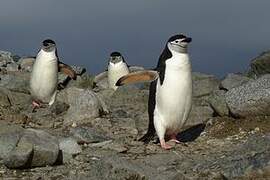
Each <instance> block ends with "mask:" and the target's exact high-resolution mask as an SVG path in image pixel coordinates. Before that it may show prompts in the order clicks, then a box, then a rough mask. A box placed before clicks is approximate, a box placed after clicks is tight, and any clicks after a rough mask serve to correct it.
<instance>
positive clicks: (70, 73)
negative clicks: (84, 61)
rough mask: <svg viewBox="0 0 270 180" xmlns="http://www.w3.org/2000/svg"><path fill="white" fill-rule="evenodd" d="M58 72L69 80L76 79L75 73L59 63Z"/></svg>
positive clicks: (67, 66)
mask: <svg viewBox="0 0 270 180" xmlns="http://www.w3.org/2000/svg"><path fill="white" fill-rule="evenodd" d="M58 71H59V72H60V71H61V72H63V73H65V74H66V75H68V76H69V77H70V78H71V79H74V80H75V79H76V78H77V74H76V72H75V71H74V70H73V69H72V68H71V67H70V66H69V65H67V64H65V63H62V62H60V61H58Z"/></svg>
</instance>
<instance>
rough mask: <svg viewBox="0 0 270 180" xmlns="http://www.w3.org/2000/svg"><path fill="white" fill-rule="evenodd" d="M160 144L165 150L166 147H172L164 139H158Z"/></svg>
mask: <svg viewBox="0 0 270 180" xmlns="http://www.w3.org/2000/svg"><path fill="white" fill-rule="evenodd" d="M160 145H161V147H162V148H163V149H165V150H168V149H171V148H172V146H171V145H169V144H167V143H166V142H165V140H164V139H162V140H160Z"/></svg>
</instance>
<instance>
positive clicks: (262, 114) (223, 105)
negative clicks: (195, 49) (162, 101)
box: [0, 52, 270, 180]
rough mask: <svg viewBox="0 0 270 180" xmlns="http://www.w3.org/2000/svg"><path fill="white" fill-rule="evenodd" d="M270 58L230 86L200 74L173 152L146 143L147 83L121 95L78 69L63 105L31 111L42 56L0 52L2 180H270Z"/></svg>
mask: <svg viewBox="0 0 270 180" xmlns="http://www.w3.org/2000/svg"><path fill="white" fill-rule="evenodd" d="M269 54H270V53H269V52H266V53H263V54H262V55H261V56H259V57H257V58H256V59H254V60H253V61H252V62H251V68H250V70H249V72H248V73H244V74H228V75H227V76H226V77H225V78H224V79H223V80H219V79H218V78H216V77H215V76H213V75H208V74H202V73H193V86H194V92H193V94H194V101H193V102H194V103H193V108H192V112H191V115H190V118H189V121H188V123H187V125H186V127H185V129H183V132H181V133H180V134H179V135H178V138H179V140H181V142H182V143H181V144H174V143H172V145H173V146H174V147H173V149H171V150H167V151H166V150H163V149H161V148H160V146H159V144H158V142H156V141H153V142H151V143H150V144H148V145H145V144H143V143H141V142H139V141H137V139H138V138H140V137H141V136H142V135H143V134H144V133H145V131H146V128H147V124H148V115H147V98H148V88H147V87H148V84H144V85H138V86H137V85H136V86H135V85H134V86H126V87H120V88H119V89H118V90H117V91H115V92H114V91H112V90H110V89H108V88H107V86H106V80H105V81H104V80H103V81H102V82H96V83H94V82H93V77H92V76H90V75H88V74H87V73H86V72H85V69H83V68H80V67H76V66H74V67H73V68H74V69H75V70H76V72H77V74H78V79H77V80H76V81H70V79H68V78H67V77H66V76H65V75H63V74H60V75H59V82H60V83H62V84H61V87H62V88H61V90H59V93H58V95H57V100H56V102H55V103H54V105H52V106H51V107H46V106H45V107H43V108H41V109H37V110H36V112H32V108H31V97H30V93H29V88H28V81H29V74H30V72H31V67H32V63H33V61H34V58H19V57H18V56H15V55H12V54H11V53H9V52H0V69H1V71H0V78H1V80H0V92H1V93H0V177H1V178H3V179H54V180H58V179H138V180H139V179H172V180H178V179H181V180H182V179H187V180H189V179H221V180H222V179H270V122H269V119H270V118H269V116H270V109H269V106H270V75H269V74H268V73H269V72H270V71H269V70H270V55H269ZM267 58H268V59H267ZM260 62H261V63H260Z"/></svg>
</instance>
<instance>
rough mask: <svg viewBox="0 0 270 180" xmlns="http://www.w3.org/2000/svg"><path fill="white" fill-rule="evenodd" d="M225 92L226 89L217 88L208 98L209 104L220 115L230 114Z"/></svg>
mask: <svg viewBox="0 0 270 180" xmlns="http://www.w3.org/2000/svg"><path fill="white" fill-rule="evenodd" d="M225 93H226V92H225V91H222V90H216V91H214V92H213V94H212V95H211V96H210V97H209V99H208V101H209V104H210V105H211V107H212V108H213V109H214V111H215V113H216V114H217V115H219V116H229V108H228V106H227V104H226V99H225Z"/></svg>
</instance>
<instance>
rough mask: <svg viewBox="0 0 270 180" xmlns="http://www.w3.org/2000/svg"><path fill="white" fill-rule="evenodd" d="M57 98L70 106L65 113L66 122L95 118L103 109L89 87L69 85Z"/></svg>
mask: <svg viewBox="0 0 270 180" xmlns="http://www.w3.org/2000/svg"><path fill="white" fill-rule="evenodd" d="M57 98H58V100H59V101H63V102H65V103H66V104H68V105H69V106H70V107H69V109H68V111H67V113H66V115H65V123H66V124H72V123H73V122H76V123H80V122H82V120H85V119H90V120H91V119H94V118H97V117H99V115H100V112H101V111H103V110H102V105H101V103H100V101H99V99H98V97H97V96H96V94H95V93H94V92H93V91H92V90H90V89H80V88H77V87H70V88H67V89H64V90H63V91H61V92H60V93H59V94H58V95H57Z"/></svg>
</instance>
